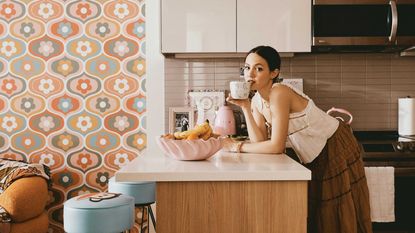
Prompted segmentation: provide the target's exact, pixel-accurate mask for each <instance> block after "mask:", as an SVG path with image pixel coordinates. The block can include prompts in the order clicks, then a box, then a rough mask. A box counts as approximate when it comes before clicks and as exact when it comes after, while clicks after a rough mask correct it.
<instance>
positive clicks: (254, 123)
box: [242, 104, 268, 142]
mask: <svg viewBox="0 0 415 233" xmlns="http://www.w3.org/2000/svg"><path fill="white" fill-rule="evenodd" d="M251 105H252V111H251V109H250V108H242V112H243V113H244V116H245V121H246V127H247V129H248V135H249V140H250V141H251V142H261V141H265V140H267V139H268V133H267V128H266V127H265V118H264V116H263V115H262V114H261V113H259V111H258V109H257V108H256V107H255V105H254V104H251Z"/></svg>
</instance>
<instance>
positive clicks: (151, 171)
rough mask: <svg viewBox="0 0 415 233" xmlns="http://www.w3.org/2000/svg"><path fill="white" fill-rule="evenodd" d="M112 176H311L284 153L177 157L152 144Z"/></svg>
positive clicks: (200, 178) (183, 178)
mask: <svg viewBox="0 0 415 233" xmlns="http://www.w3.org/2000/svg"><path fill="white" fill-rule="evenodd" d="M115 179H116V180H117V181H123V182H135V181H255V180H257V181H261V180H262V181H284V180H310V179H311V171H310V170H308V169H307V168H305V167H304V166H302V165H301V164H299V163H297V162H296V161H294V160H293V159H291V158H290V157H288V156H287V155H285V154H249V153H239V154H238V153H228V152H222V151H219V152H218V153H216V154H215V155H214V156H212V157H210V158H209V159H208V160H203V161H178V160H174V159H171V158H169V157H167V156H165V155H163V152H162V151H161V150H160V149H158V148H153V149H147V151H145V152H144V153H143V154H142V155H140V156H138V157H137V158H135V159H134V160H133V161H131V162H130V163H129V164H127V165H126V166H124V167H123V168H121V169H120V170H119V171H118V172H116V174H115Z"/></svg>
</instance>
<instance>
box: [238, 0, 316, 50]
mask: <svg viewBox="0 0 415 233" xmlns="http://www.w3.org/2000/svg"><path fill="white" fill-rule="evenodd" d="M236 21H237V52H248V51H249V50H250V49H252V48H254V47H255V46H258V45H270V46H272V47H274V48H275V49H277V50H278V51H279V52H310V51H311V1H310V0H260V1H252V0H238V4H237V20H236Z"/></svg>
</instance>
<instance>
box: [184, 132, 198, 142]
mask: <svg viewBox="0 0 415 233" xmlns="http://www.w3.org/2000/svg"><path fill="white" fill-rule="evenodd" d="M186 139H187V140H195V139H199V136H198V135H197V134H196V133H194V132H193V133H191V134H189V136H187V138H186Z"/></svg>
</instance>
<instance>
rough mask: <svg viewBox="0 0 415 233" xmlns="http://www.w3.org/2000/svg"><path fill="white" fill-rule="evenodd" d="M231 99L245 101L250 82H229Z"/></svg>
mask: <svg viewBox="0 0 415 233" xmlns="http://www.w3.org/2000/svg"><path fill="white" fill-rule="evenodd" d="M229 86H230V89H231V97H232V99H240V100H241V99H247V98H248V96H249V91H250V90H251V82H245V81H231V82H230V84H229Z"/></svg>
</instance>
